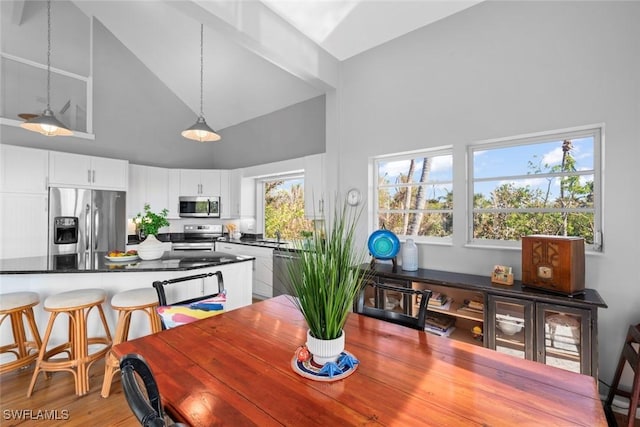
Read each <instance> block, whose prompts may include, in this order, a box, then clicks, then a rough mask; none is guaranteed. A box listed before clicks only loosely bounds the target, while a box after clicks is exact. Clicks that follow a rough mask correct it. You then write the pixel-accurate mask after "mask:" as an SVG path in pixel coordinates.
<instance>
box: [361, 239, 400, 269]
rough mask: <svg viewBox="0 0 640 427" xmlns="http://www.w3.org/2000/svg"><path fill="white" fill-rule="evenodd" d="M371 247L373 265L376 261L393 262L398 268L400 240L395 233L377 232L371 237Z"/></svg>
mask: <svg viewBox="0 0 640 427" xmlns="http://www.w3.org/2000/svg"><path fill="white" fill-rule="evenodd" d="M367 246H368V247H369V253H371V256H372V257H373V260H372V261H371V264H373V263H374V262H375V260H377V259H379V260H391V261H392V263H393V267H394V269H395V267H396V256H397V255H398V251H400V240H399V239H398V236H396V235H395V233H394V232H393V231H389V230H385V229H382V230H376V231H374V232H373V233H371V236H369V241H368V243H367Z"/></svg>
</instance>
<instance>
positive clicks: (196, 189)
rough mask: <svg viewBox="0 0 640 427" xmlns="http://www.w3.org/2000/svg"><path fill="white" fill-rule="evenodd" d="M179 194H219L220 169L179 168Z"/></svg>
mask: <svg viewBox="0 0 640 427" xmlns="http://www.w3.org/2000/svg"><path fill="white" fill-rule="evenodd" d="M180 195H181V196H205V197H206V196H220V171H219V170H206V169H181V170H180Z"/></svg>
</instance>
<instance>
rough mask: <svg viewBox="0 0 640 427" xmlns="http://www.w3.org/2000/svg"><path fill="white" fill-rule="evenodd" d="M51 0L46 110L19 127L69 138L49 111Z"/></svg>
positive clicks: (48, 7) (49, 6)
mask: <svg viewBox="0 0 640 427" xmlns="http://www.w3.org/2000/svg"><path fill="white" fill-rule="evenodd" d="M50 102H51V0H47V108H46V109H45V110H44V112H43V113H42V115H40V116H36V117H34V118H32V119H29V120H27V121H26V122H24V123H22V124H21V125H20V126H21V127H23V128H25V129H27V130H30V131H33V132H39V133H41V134H43V135H46V136H57V135H61V136H69V135H73V132H71V131H70V130H69V129H67V127H66V126H65V125H63V124H62V122H60V121H59V120H58V119H56V116H55V115H54V114H53V111H51V106H50Z"/></svg>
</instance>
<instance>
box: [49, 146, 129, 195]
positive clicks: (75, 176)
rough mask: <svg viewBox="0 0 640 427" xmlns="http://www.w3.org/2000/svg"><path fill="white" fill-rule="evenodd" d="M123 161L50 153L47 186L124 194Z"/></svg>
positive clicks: (125, 166) (125, 173)
mask: <svg viewBox="0 0 640 427" xmlns="http://www.w3.org/2000/svg"><path fill="white" fill-rule="evenodd" d="M128 165H129V162H127V161H126V160H116V159H107V158H103V157H92V156H84V155H81V154H69V153H61V152H57V151H51V152H49V183H50V184H51V185H55V186H61V187H62V186H73V187H82V188H99V189H105V190H126V189H127V176H128Z"/></svg>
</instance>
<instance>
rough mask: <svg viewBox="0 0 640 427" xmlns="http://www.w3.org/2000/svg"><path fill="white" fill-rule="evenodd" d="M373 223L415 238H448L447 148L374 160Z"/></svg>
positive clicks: (449, 190) (449, 180)
mask: <svg viewBox="0 0 640 427" xmlns="http://www.w3.org/2000/svg"><path fill="white" fill-rule="evenodd" d="M374 173H375V180H376V181H375V182H376V183H377V188H376V190H377V191H376V197H375V206H376V209H375V212H376V213H375V215H376V219H375V221H374V224H375V225H376V228H382V227H385V228H386V229H387V230H391V231H393V232H394V233H395V234H397V235H398V236H412V237H414V238H415V237H417V238H416V239H415V240H418V241H419V240H429V239H443V238H448V239H450V238H451V233H452V232H453V157H452V154H451V149H439V150H430V151H421V152H415V153H410V154H404V155H394V156H385V157H383V158H378V159H376V160H375V161H374Z"/></svg>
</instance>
